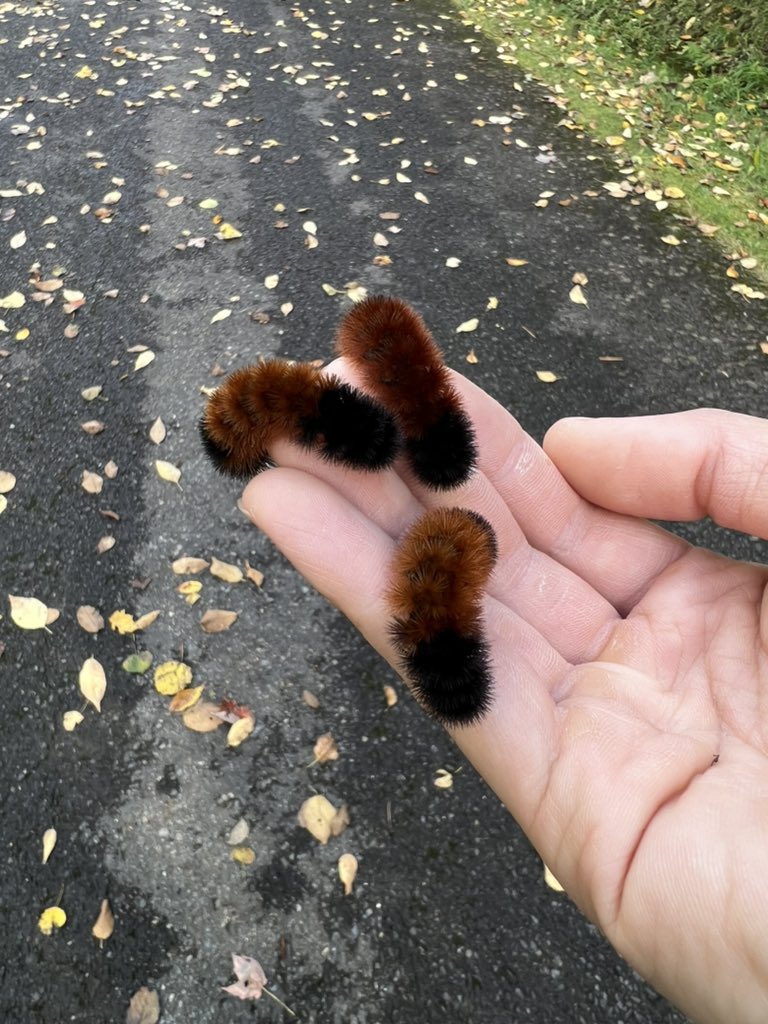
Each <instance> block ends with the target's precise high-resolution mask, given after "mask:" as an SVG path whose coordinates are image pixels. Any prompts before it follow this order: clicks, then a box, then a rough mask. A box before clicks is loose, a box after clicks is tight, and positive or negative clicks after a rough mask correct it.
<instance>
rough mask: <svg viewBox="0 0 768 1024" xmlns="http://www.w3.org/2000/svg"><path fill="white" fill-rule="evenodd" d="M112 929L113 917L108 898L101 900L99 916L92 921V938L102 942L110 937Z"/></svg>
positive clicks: (113, 928)
mask: <svg viewBox="0 0 768 1024" xmlns="http://www.w3.org/2000/svg"><path fill="white" fill-rule="evenodd" d="M114 930H115V918H114V916H113V914H112V908H111V907H110V905H109V900H102V901H101V909H100V910H99V916H98V917H97V918H96V920H95V921H94V923H93V928H91V935H92V936H93V937H94V939H98V940H99V942H104V941H105V940H106V939H108V938H109V937H110V935H111V934H112V932H113V931H114Z"/></svg>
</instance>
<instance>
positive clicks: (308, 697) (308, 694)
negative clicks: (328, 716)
mask: <svg viewBox="0 0 768 1024" xmlns="http://www.w3.org/2000/svg"><path fill="white" fill-rule="evenodd" d="M301 699H302V700H303V701H304V703H305V704H306V705H307V707H308V708H312V709H313V710H315V709H317V708H319V707H320V701H319V700H318V699H317V697H316V696H315V695H314V693H312V691H311V690H302V691H301Z"/></svg>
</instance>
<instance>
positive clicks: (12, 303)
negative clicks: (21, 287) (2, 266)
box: [0, 292, 27, 309]
mask: <svg viewBox="0 0 768 1024" xmlns="http://www.w3.org/2000/svg"><path fill="white" fill-rule="evenodd" d="M26 301H27V300H26V299H25V297H24V295H23V294H22V293H21V292H11V294H10V295H6V296H4V297H3V298H2V299H0V309H21V307H22V306H23V305H24V303H25V302H26Z"/></svg>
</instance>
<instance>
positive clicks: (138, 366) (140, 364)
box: [133, 348, 155, 373]
mask: <svg viewBox="0 0 768 1024" xmlns="http://www.w3.org/2000/svg"><path fill="white" fill-rule="evenodd" d="M154 358H155V353H154V352H153V351H152V349H151V348H148V349H146V351H144V352H139V354H138V355H137V356H136V362H135V363H134V364H133V370H134V373H135V372H136V370H143V369H144V367H145V366H149V364H150V363H151V362H152V361H153V359H154Z"/></svg>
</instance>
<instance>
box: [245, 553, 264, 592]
mask: <svg viewBox="0 0 768 1024" xmlns="http://www.w3.org/2000/svg"><path fill="white" fill-rule="evenodd" d="M245 575H246V576H247V577H248V579H249V580H250V581H251V583H254V584H255V585H256V586H257V587H260V586H261V585H262V583H263V582H264V573H263V572H260V571H259V570H258V569H254V568H253V566H252V565H250V563H249V562H248V559H246V560H245Z"/></svg>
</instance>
